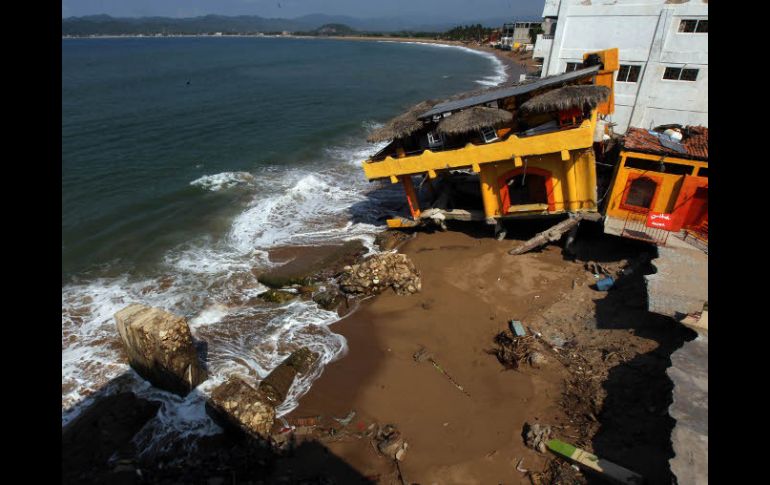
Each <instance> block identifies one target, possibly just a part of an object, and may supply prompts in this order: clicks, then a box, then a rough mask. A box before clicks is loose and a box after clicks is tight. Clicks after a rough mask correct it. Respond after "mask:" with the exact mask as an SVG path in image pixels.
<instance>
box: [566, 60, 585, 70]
mask: <svg viewBox="0 0 770 485" xmlns="http://www.w3.org/2000/svg"><path fill="white" fill-rule="evenodd" d="M570 66H574V67H572V69H570ZM582 68H583V63H582V62H567V67H566V70H565V71H564V72H575V71H577V70H578V69H582Z"/></svg>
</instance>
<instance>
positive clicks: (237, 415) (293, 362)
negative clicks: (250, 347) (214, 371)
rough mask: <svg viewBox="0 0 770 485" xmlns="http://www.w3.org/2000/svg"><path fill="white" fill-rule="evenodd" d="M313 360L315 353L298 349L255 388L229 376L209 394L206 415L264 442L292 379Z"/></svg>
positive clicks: (310, 364) (306, 370)
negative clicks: (276, 410)
mask: <svg viewBox="0 0 770 485" xmlns="http://www.w3.org/2000/svg"><path fill="white" fill-rule="evenodd" d="M317 359H318V354H316V353H315V352H312V351H311V350H310V349H308V348H307V347H302V348H300V349H298V350H296V351H294V352H293V353H292V354H291V355H290V356H289V357H287V358H286V360H284V361H283V362H281V364H280V365H279V366H278V367H276V368H275V369H273V371H272V372H270V374H268V375H267V376H266V377H265V378H264V379H263V380H262V382H260V383H259V387H257V388H256V389H255V388H253V387H251V386H250V385H249V384H248V383H246V381H244V380H243V379H241V378H240V377H237V376H231V377H230V378H229V379H228V380H227V382H225V383H224V384H222V385H220V386H219V387H217V388H216V389H214V391H213V392H212V393H211V398H210V399H209V400H208V401H207V402H206V412H207V413H208V415H209V416H211V418H212V419H213V420H214V421H215V422H216V423H217V424H219V425H220V426H222V427H223V428H225V429H230V430H237V431H240V432H243V433H246V434H247V435H249V436H252V437H257V438H261V439H267V438H268V437H269V435H270V430H271V428H272V427H273V423H274V422H275V408H276V407H277V406H279V405H280V404H281V403H283V401H284V400H285V399H286V395H287V394H288V392H289V389H290V388H291V385H292V384H293V383H294V378H295V377H296V376H297V375H302V374H305V373H307V372H308V371H309V370H310V369H311V367H312V366H313V365H314V364H315V362H316V360H317Z"/></svg>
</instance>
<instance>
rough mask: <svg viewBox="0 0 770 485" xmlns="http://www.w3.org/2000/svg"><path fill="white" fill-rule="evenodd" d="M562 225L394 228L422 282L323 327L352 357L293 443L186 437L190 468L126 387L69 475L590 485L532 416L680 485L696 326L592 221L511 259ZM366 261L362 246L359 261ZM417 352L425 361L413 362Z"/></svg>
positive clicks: (642, 254)
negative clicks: (381, 447)
mask: <svg viewBox="0 0 770 485" xmlns="http://www.w3.org/2000/svg"><path fill="white" fill-rule="evenodd" d="M335 39H339V40H356V41H359V40H360V41H393V42H419V43H439V44H445V45H453V46H461V47H466V48H470V49H475V50H478V51H483V52H486V53H490V54H493V55H495V56H496V57H497V58H498V59H500V61H501V62H503V63H504V64H505V66H506V67H507V74H508V80H509V81H517V80H518V77H519V75H520V74H521V73H522V72H523V70H524V69H525V68H527V69H531V57H530V59H529V60H523V59H519V58H518V57H517V56H516V54H515V53H512V52H510V51H500V50H495V49H491V48H487V47H483V46H472V45H466V44H462V43H459V42H447V41H432V40H425V39H405V38H371V37H339V38H335ZM522 63H524V65H522ZM527 66H529V67H527ZM350 170H355V171H358V170H360V168H359V167H358V166H356V167H355V168H351V169H350ZM361 177H363V174H361ZM552 223H553V221H551V220H546V221H516V222H515V223H514V222H511V223H510V225H509V226H510V227H508V236H507V238H506V239H504V240H502V241H498V240H496V239H495V238H494V237H493V230H492V227H491V226H486V225H484V224H478V223H459V222H458V223H449V224H448V225H449V231H446V232H434V231H430V230H425V231H415V232H396V233H395V234H399V235H400V236H401V237H400V238H399V239H400V240H402V242H401V244H400V245H399V246H397V251H398V252H400V253H402V254H404V255H406V256H407V257H408V258H409V259H410V260H411V261H412V262H413V263H414V265H415V267H416V269H417V270H418V271H419V273H420V276H421V278H422V282H421V291H420V292H418V293H416V294H411V295H407V296H403V295H397V294H395V293H394V292H393V291H391V290H387V291H385V292H384V293H382V294H380V295H377V296H374V297H371V298H368V299H366V300H364V301H362V302H360V303H358V302H356V303H354V304H352V305H345V304H344V303H343V304H342V305H341V307H340V308H339V309H338V311H339V314H340V316H341V317H342V319H341V320H340V321H338V322H336V323H333V324H332V325H331V326H330V327H329V328H330V330H331V331H332V332H334V333H336V334H340V335H342V336H344V338H345V339H346V341H347V352H346V354H345V355H343V356H341V357H340V358H338V359H337V360H336V361H334V362H332V363H330V364H329V365H328V366H327V367H325V368H324V370H323V373H322V375H321V377H320V378H319V379H318V380H317V381H315V382H314V383H313V385H312V387H311V388H310V391H309V392H308V393H307V394H305V395H304V396H302V397H301V398H300V400H299V407H298V408H296V409H295V410H294V411H292V412H291V413H290V414H288V415H287V416H284V417H283V418H285V419H279V420H277V421H276V423H275V426H274V428H273V434H272V435H271V439H273V438H275V437H276V436H288V435H291V438H287V439H291V440H292V442H289V443H288V445H287V443H286V442H284V443H283V444H282V445H286V446H282V447H280V448H278V447H276V448H271V447H265V446H264V445H265V443H264V442H257V443H254V442H252V441H249V439H244V438H243V437H242V436H241V437H239V436H237V434H235V435H234V434H227V433H220V434H216V435H211V436H206V437H204V438H202V439H200V440H199V441H198V442H196V443H195V445H196V446H194V447H188V448H187V449H184V448H185V445H187V444H188V443H182V442H179V443H173V444H171V445H169V450H171V451H169V453H168V454H169V456H173V455H174V453H175V451H174V450H175V448H174V447H175V446H178V447H179V449H180V450H183V451H184V452H185V453H188V452H189V453H190V454H189V455H185V454H183V453H182V452H180V453H179V454H178V456H182V457H183V460H182V461H181V462H180V461H177V462H171V461H169V462H163V461H158V460H154V458H153V457H149V458H147V457H145V458H142V457H139V456H138V450H137V449H135V442H134V437H135V436H136V435H137V434H138V433H140V432H141V430H142V429H143V427H144V426H145V425H146V423H147V422H148V420H150V419H153V417H154V416H156V415H157V412H158V406H159V405H160V404H159V403H153V402H152V401H147V400H143V399H140V398H137V397H136V396H135V395H134V394H133V393H131V392H130V391H126V392H125V393H124V394H117V395H113V396H107V397H106V398H104V399H101V400H97V401H96V402H97V405H94V406H93V407H91V408H89V411H88V412H86V413H84V417H83V419H80V420H79V421H78V422H76V423H75V425H73V426H71V427H69V429H67V430H64V431H63V442H64V443H65V445H66V446H65V453H64V456H63V461H64V462H65V463H66V464H67V466H65V472H66V475H65V478H66V480H65V482H67V483H89V482H91V481H93V482H97V483H104V482H105V481H115V480H118V479H120V480H123V481H122V482H121V483H206V484H221V483H230V482H232V483H330V482H329V481H328V479H329V478H330V477H331V478H333V483H381V484H390V483H395V484H405V483H410V484H414V483H420V484H433V483H436V484H454V483H462V484H476V483H478V484H487V483H506V484H519V483H521V484H525V483H592V480H593V478H595V477H591V476H590V474H586V476H583V475H582V474H580V473H578V472H576V471H575V470H574V469H573V468H572V467H571V466H570V465H569V464H568V463H567V462H566V461H565V460H562V459H558V458H556V457H555V456H554V455H553V454H550V453H541V452H538V451H536V450H533V449H532V448H530V447H528V446H526V445H525V440H524V439H523V437H522V434H523V429H524V427H525V425H526V424H536V423H539V424H544V425H548V426H550V427H551V428H552V429H553V432H554V437H558V438H559V439H562V440H564V441H566V442H569V443H571V444H574V445H576V446H579V447H582V448H584V449H585V450H587V451H590V452H594V453H596V454H598V455H599V456H601V457H602V458H606V459H608V460H611V461H613V462H615V463H618V464H620V465H622V466H624V467H627V468H629V469H631V470H634V471H635V472H637V473H640V474H642V475H643V476H644V477H645V478H646V480H647V483H649V484H652V485H654V484H666V485H668V484H670V483H671V481H672V479H673V476H672V474H671V471H670V468H669V465H668V460H669V458H671V457H672V456H673V451H672V447H671V441H670V436H671V430H672V428H673V420H672V418H671V417H670V416H669V415H668V411H667V409H668V406H669V404H670V403H671V381H670V380H669V379H668V377H667V376H666V374H665V370H666V369H667V368H668V367H669V366H670V355H671V353H672V352H673V351H674V350H676V349H677V348H679V347H680V346H681V345H682V343H683V342H684V341H685V340H687V339H690V338H692V335H691V334H690V333H691V332H690V331H688V330H686V329H683V328H682V327H681V326H676V325H675V323H674V322H673V320H671V319H668V318H664V317H660V316H656V315H653V314H651V313H649V312H648V311H647V310H646V304H645V298H646V290H645V287H644V282H643V279H642V275H643V274H645V273H649V272H651V271H652V269H651V267H650V266H649V255H650V254H651V252H654V249H651V247H649V246H645V245H644V244H641V243H636V242H634V241H629V240H624V239H620V238H617V237H613V236H607V235H605V234H603V233H602V232H601V231H600V230H598V226H597V225H595V224H592V223H586V224H584V225H583V226H582V227H581V230H580V232H579V234H578V238H577V242H576V246H575V255H574V257H573V256H569V255H567V254H565V252H564V251H563V248H562V247H561V245H560V244H550V245H547V246H545V247H543V248H541V249H539V250H535V251H531V252H529V253H526V254H523V255H519V256H511V255H509V254H508V251H509V250H510V249H512V248H513V247H514V246H516V245H518V244H520V243H521V242H522V241H525V240H527V239H529V238H530V237H531V236H533V235H534V234H536V233H537V232H539V231H542V230H543V229H545V228H547V227H549V226H550V225H551V224H552ZM331 244H332V243H328V242H323V243H321V244H318V245H317V246H309V245H308V246H303V247H302V248H298V247H297V246H282V247H276V248H274V249H273V250H271V251H270V258H271V260H272V261H273V262H284V261H295V260H299V259H301V258H300V257H299V256H298V255H301V254H306V255H313V254H315V253H319V254H320V253H323V254H325V253H326V252H335V251H337V249H336V248H338V246H336V247H333V248H332V247H327V246H326V245H331ZM381 249H388V248H381ZM311 253H313V254H311ZM360 254H361V251H358V250H357V249H356V250H354V251H351V252H350V257H351V258H355V257H359V256H360ZM314 257H315V256H314ZM346 257H347V256H346ZM315 260H318V261H320V260H324V258H316V259H315ZM351 263H353V259H345V260H342V261H341V262H340V261H337V263H336V264H337V266H338V267H335V268H334V270H331V269H330V268H328V267H325V268H315V269H314V270H313V271H312V272H311V273H313V274H314V275H315V276H318V275H319V274H323V275H324V278H316V282H318V281H328V279H327V278H328V277H332V276H334V275H335V274H339V269H340V268H339V265H341V264H351ZM596 263H600V264H601V265H602V266H603V267H604V268H605V269H606V270H608V271H610V272H613V273H614V274H618V272H619V271H620V270H622V269H623V268H627V267H634V268H635V271H634V272H633V273H632V274H631V276H624V277H623V278H619V279H618V281H617V284H616V285H615V287H613V289H612V291H609V292H606V291H598V290H597V288H596V285H595V283H596V280H597V277H598V270H597V269H596ZM637 263H638V264H637ZM289 264H291V263H289ZM304 265H305V266H308V265H309V263H308V264H304ZM634 265H636V266H634ZM305 270H307V268H305ZM324 271H326V272H325V273H324ZM260 276H263V275H260ZM303 285H304V283H303ZM308 286H309V285H308ZM298 291H299V290H298ZM300 293H302V292H300ZM310 293H312V291H311V292H310ZM299 298H300V299H302V298H304V299H305V300H309V297H308V296H307V295H304V294H303V296H301V297H299ZM311 303H312V302H311ZM280 304H281V303H276V305H280ZM350 310H353V311H352V313H348V312H349V311H350ZM332 316H334V314H332ZM332 320H333V319H332ZM510 320H518V321H521V322H522V324H523V325H524V327H525V329H526V331H527V336H528V337H527V338H528V339H529V340H527V341H528V342H530V343H531V345H532V346H533V348H534V349H536V350H537V352H538V353H539V355H540V359H539V360H538V361H537V363H534V362H533V361H522V362H520V363H519V366H518V367H517V368H515V369H507V368H506V367H505V366H504V365H503V363H501V362H500V361H499V360H498V357H497V356H496V355H495V350H496V349H497V347H498V345H497V344H496V342H495V337H496V335H498V334H500V333H501V332H506V331H508V330H507V329H508V327H509V322H510ZM249 331H252V332H253V329H251V330H249ZM688 332H690V333H688ZM243 333H246V332H243ZM240 335H242V333H239V334H238V336H240ZM229 338H230V337H229ZM115 345H118V343H117V341H116V342H115ZM423 349H424V351H425V352H428V353H430V355H431V360H419V359H415V354H417V353H419V352H420V351H421V350H423ZM530 355H531V354H530ZM123 377H125V376H123ZM300 423H310V424H309V425H307V424H300ZM286 424H290V425H291V426H293V429H290V430H291V431H293V433H289V430H288V429H287V427H286ZM385 425H393V426H395V427H396V428H397V429H398V430H399V431H400V433H401V435H402V436H403V438H404V440H405V442H406V443H408V448H406V453H405V455H404V456H403V457H402V458H403V459H402V460H401V461H398V462H396V461H394V460H392V459H390V458H388V457H386V456H384V455H383V454H382V453H380V452H378V450H377V443H376V440H375V439H374V436H373V430H376V429H379V428H381V427H382V426H385ZM291 426H290V427H289V428H291ZM273 444H275V443H273ZM190 450H192V451H190ZM115 457H117V458H119V459H117V460H115V459H114V458H115ZM122 457H126V458H122ZM143 460H144V461H143ZM142 470H143V473H144V475H142V473H139V472H140V471H142ZM137 477H138V478H137Z"/></svg>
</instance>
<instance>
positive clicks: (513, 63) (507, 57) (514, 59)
mask: <svg viewBox="0 0 770 485" xmlns="http://www.w3.org/2000/svg"><path fill="white" fill-rule="evenodd" d="M233 37H235V38H266V39H305V40H324V39H328V40H343V41H344V40H348V41H354V42H399V43H407V44H435V45H443V46H448V47H459V48H465V49H470V50H474V51H477V52H485V53H487V54H492V55H494V56H495V57H496V58H497V59H498V60H499V61H500V62H502V63H503V66H505V71H506V75H507V78H506V80H505V81H503V82H508V81H518V78H514V76H513V73H512V71H513V70H516V71H518V72H516V74H531V73H532V72H534V71H535V70H536V67H535V66H534V63H533V60H532V55H531V51H530V54H529V55H527V54H526V53H525V54H524V55H523V56H520V55H516V53H515V52H513V51H502V50H499V49H494V48H491V47H487V46H485V45H478V44H471V43H463V42H461V41H456V40H436V39H425V38H421V37H367V36H334V35H330V36H323V37H320V36H309V35H264V34H263V35H252V34H232V35H200V34H189V35H185V34H176V35H161V36H156V35H89V36H62V40H64V39H167V38H206V39H208V38H212V39H226V38H233Z"/></svg>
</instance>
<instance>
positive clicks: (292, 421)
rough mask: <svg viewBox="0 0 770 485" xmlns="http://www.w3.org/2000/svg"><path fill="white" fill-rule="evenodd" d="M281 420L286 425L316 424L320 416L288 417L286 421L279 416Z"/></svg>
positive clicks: (319, 420)
mask: <svg viewBox="0 0 770 485" xmlns="http://www.w3.org/2000/svg"><path fill="white" fill-rule="evenodd" d="M279 419H281V421H282V422H283V424H284V425H285V426H286V427H291V426H318V425H319V423H320V422H321V416H307V417H304V418H290V419H289V420H288V422H287V421H286V420H285V419H283V418H279Z"/></svg>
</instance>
